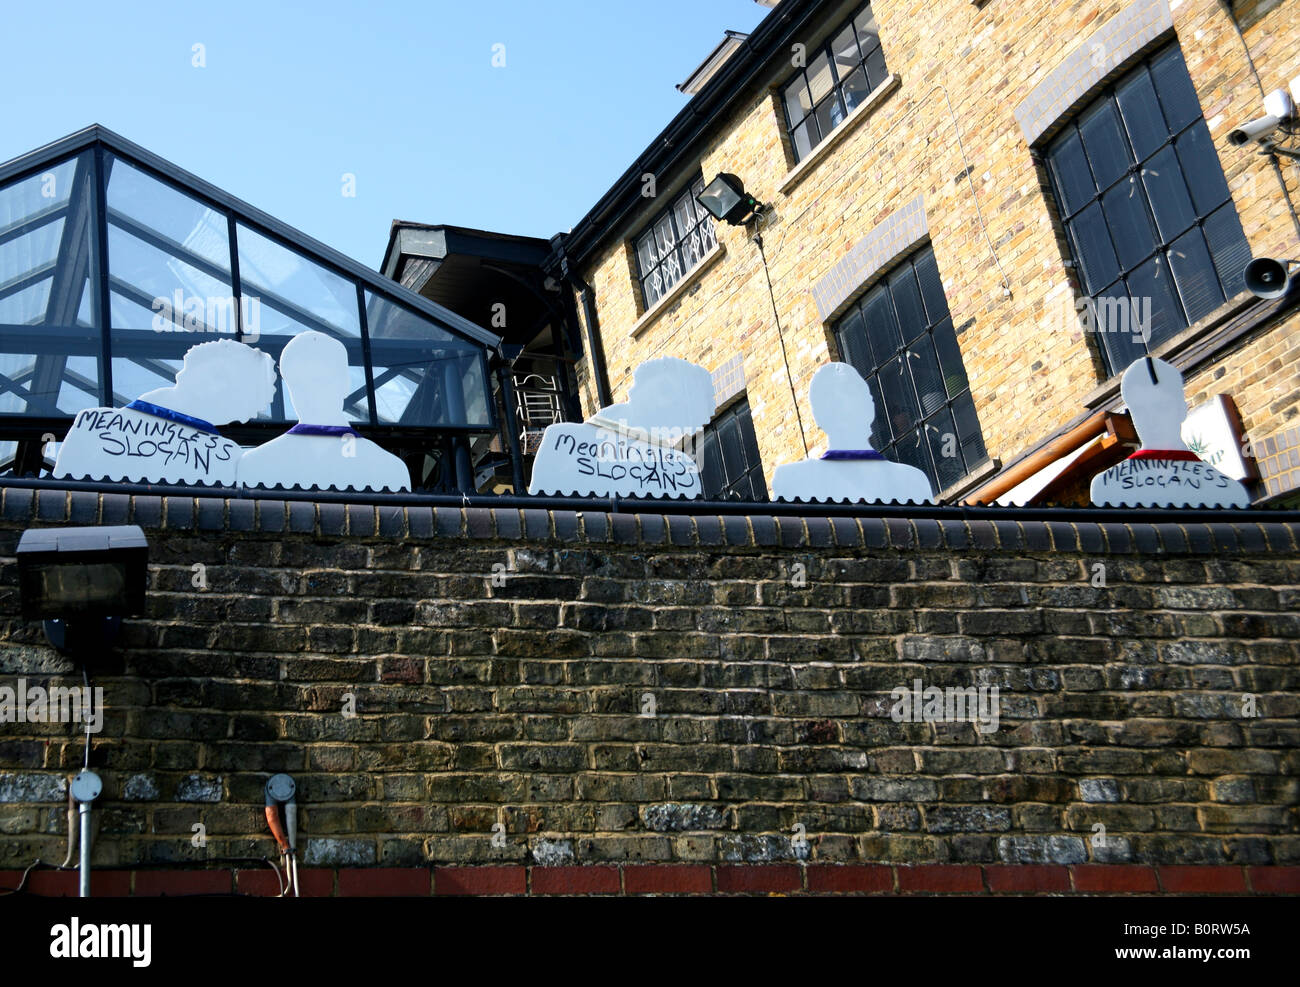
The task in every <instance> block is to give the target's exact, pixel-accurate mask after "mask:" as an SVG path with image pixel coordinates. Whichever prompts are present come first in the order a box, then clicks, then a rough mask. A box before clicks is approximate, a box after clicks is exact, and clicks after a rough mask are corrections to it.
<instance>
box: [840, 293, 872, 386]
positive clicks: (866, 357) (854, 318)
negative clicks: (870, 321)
mask: <svg viewBox="0 0 1300 987" xmlns="http://www.w3.org/2000/svg"><path fill="white" fill-rule="evenodd" d="M838 335H839V344H840V359H841V360H843V361H844V362H845V363H847V364H849V365H850V366H852V367H853V368H854V369H856V370H857V371H858V373H860V374H863V375H864V376H865V375H866V374H869V373H871V372H872V371H873V370H875V368H876V367H875V363H874V362H873V360H872V357H871V345H870V344H869V343H868V342H867V330H866V327H865V326H864V325H863V324H862V313H861V312H860V311H859V310H858V309H857V308H856V307H855V308H854V309H853V311H851V312H850V313H849V314H848V315H847V316H845V317H844V319H843V320H842V321H841V322H840V324H839V327H838Z"/></svg>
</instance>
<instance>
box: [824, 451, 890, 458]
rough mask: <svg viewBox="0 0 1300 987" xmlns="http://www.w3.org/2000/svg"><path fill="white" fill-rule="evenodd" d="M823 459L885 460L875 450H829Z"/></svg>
mask: <svg viewBox="0 0 1300 987" xmlns="http://www.w3.org/2000/svg"><path fill="white" fill-rule="evenodd" d="M821 458H822V459H884V458H885V457H884V456H882V455H881V454H880V453H878V452H876V450H875V449H827V450H826V451H825V452H823V453H822V457H821Z"/></svg>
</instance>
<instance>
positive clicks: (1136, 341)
mask: <svg viewBox="0 0 1300 987" xmlns="http://www.w3.org/2000/svg"><path fill="white" fill-rule="evenodd" d="M1152 270H1154V263H1148V264H1145V265H1143V267H1142V269H1141V271H1142V272H1143V273H1141V274H1137V275H1135V278H1134V283H1135V285H1136V283H1137V282H1138V281H1142V280H1143V279H1144V278H1146V277H1149V275H1150V272H1151V271H1152ZM1088 302H1089V310H1088V312H1087V314H1088V316H1089V325H1090V327H1091V330H1092V332H1093V333H1095V334H1096V336H1097V345H1098V346H1099V347H1100V348H1101V350H1102V352H1103V353H1105V354H1106V355H1107V359H1108V361H1109V365H1110V367H1111V370H1112V372H1113V373H1119V372H1121V371H1122V370H1123V369H1124V368H1125V367H1127V366H1128V365H1129V364H1130V363H1132V362H1133V361H1134V360H1136V359H1137V358H1138V357H1140V356H1145V355H1146V349H1145V348H1144V347H1143V345H1142V335H1141V331H1140V328H1138V327H1135V326H1134V325H1133V324H1132V316H1134V315H1137V316H1138V321H1139V324H1140V325H1141V324H1145V323H1144V322H1143V320H1142V316H1143V315H1144V314H1145V312H1146V311H1147V307H1148V306H1149V305H1150V300H1149V296H1148V298H1147V299H1146V300H1144V299H1142V298H1135V299H1133V301H1132V302H1130V301H1129V294H1128V292H1127V291H1125V290H1124V282H1122V281H1120V282H1117V283H1116V284H1114V285H1112V286H1111V287H1110V288H1108V289H1107V290H1106V291H1104V292H1102V293H1101V294H1100V295H1099V296H1097V297H1096V298H1090V299H1088Z"/></svg>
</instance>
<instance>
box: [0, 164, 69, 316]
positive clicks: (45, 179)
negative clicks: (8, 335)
mask: <svg viewBox="0 0 1300 987" xmlns="http://www.w3.org/2000/svg"><path fill="white" fill-rule="evenodd" d="M79 161H84V162H89V158H88V157H87V156H85V155H83V156H82V157H81V158H73V159H71V160H68V161H65V162H63V163H62V164H59V165H55V166H54V167H52V168H50V169H48V170H47V171H45V172H43V173H42V174H39V175H33V176H31V177H30V178H26V179H23V180H22V181H19V182H13V183H12V184H10V185H7V186H5V187H4V188H3V189H0V295H5V293H6V292H8V293H10V294H8V295H7V296H6V297H12V293H15V292H22V291H25V290H27V288H29V287H30V283H29V284H27V285H25V286H22V287H20V286H19V283H20V282H22V281H23V280H24V279H25V278H27V276H28V275H31V274H33V273H34V272H35V271H36V270H37V269H38V268H41V267H44V266H46V265H48V264H50V263H52V262H53V261H54V259H55V257H56V255H57V254H58V249H59V244H60V242H61V241H62V238H63V227H64V222H65V220H66V217H67V215H68V211H69V210H68V200H69V198H70V197H71V195H72V191H73V187H74V185H75V184H76V183H75V182H74V175H76V172H77V167H78V162H79ZM85 174H88V169H87V170H84V171H83V175H85ZM46 276H47V277H48V276H49V274H48V272H47V275H46ZM48 290H49V289H48V286H47V287H46V292H47V296H46V297H48ZM3 304H4V300H3V298H0V305H3ZM32 304H33V303H32V302H31V301H30V298H29V300H28V302H27V303H26V305H27V306H30V305H32ZM31 318H32V315H29V316H28V317H27V318H23V319H17V318H11V317H10V316H9V315H8V314H4V315H3V316H0V319H3V321H5V322H28V321H30V319H31Z"/></svg>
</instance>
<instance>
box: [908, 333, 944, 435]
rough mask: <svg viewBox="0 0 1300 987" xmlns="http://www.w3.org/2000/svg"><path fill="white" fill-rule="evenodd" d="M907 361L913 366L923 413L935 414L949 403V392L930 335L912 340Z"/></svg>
mask: <svg viewBox="0 0 1300 987" xmlns="http://www.w3.org/2000/svg"><path fill="white" fill-rule="evenodd" d="M907 362H908V365H909V366H910V367H911V368H912V380H913V381H914V382H915V384H916V393H917V395H918V396H919V397H920V399H921V414H923V415H927V416H928V415H933V414H934V413H935V412H936V411H938V410H939V409H940V408H942V407H943V406H944V404H945V403H947V400H948V392H947V389H946V387H945V386H944V381H943V374H942V373H941V372H940V371H939V360H938V357H936V356H935V353H934V344H933V343H932V342H931V341H930V337H929V335H925V336H922V337H921V338H920V339H917V340H914V341H913V342H912V344H911V345H910V346H909V347H908V349H907Z"/></svg>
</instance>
